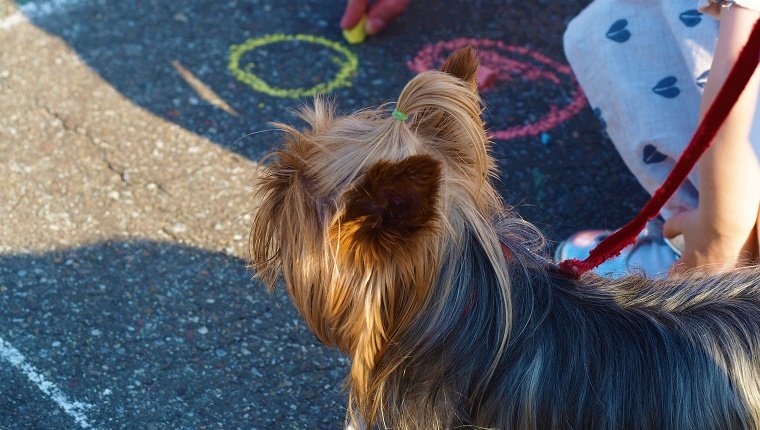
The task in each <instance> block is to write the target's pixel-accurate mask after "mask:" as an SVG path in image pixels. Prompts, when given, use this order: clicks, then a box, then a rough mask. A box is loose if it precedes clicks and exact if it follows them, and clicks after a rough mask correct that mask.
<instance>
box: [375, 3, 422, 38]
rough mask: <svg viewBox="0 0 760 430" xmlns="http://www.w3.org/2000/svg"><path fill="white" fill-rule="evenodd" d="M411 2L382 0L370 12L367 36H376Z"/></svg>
mask: <svg viewBox="0 0 760 430" xmlns="http://www.w3.org/2000/svg"><path fill="white" fill-rule="evenodd" d="M410 2H411V0H380V1H378V2H377V3H376V4H375V5H374V6H372V9H370V11H369V15H368V19H367V24H366V26H365V30H366V32H367V34H376V33H378V32H379V31H381V30H382V29H383V28H385V26H386V25H388V24H389V23H390V22H391V21H393V20H394V19H395V18H396V17H397V16H399V15H401V13H402V12H404V10H405V9H406V7H407V6H409V3H410Z"/></svg>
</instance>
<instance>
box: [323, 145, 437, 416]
mask: <svg viewBox="0 0 760 430" xmlns="http://www.w3.org/2000/svg"><path fill="white" fill-rule="evenodd" d="M440 186H441V164H440V163H439V162H438V161H437V160H435V159H433V158H432V157H430V156H427V155H415V156H411V157H409V158H406V159H404V160H401V161H398V162H391V161H380V162H377V163H376V164H374V165H372V166H370V167H369V168H368V169H367V170H366V172H365V173H364V174H363V175H362V177H361V178H360V179H358V183H357V184H356V185H355V186H354V187H353V188H352V189H351V190H350V191H348V192H347V193H346V194H345V195H344V196H343V203H342V204H343V206H344V210H343V211H342V212H341V213H340V214H339V218H338V219H337V220H336V221H335V222H334V223H333V226H332V228H331V236H332V241H333V243H334V244H335V245H334V247H335V254H336V256H337V259H338V265H339V267H340V270H339V272H340V275H339V277H340V280H339V281H338V284H339V285H340V286H341V287H340V288H339V289H340V290H341V291H342V292H341V294H340V296H341V297H347V299H345V300H343V299H341V300H336V302H341V303H343V302H345V301H346V300H353V305H352V306H351V309H346V310H345V312H347V313H346V314H345V315H344V316H345V318H344V321H345V322H346V324H345V325H346V327H345V328H343V329H342V330H340V331H342V332H343V333H345V337H349V338H351V339H353V341H352V344H351V345H350V347H349V351H347V352H349V353H350V354H352V356H353V362H352V369H351V377H352V387H353V389H354V391H355V394H356V395H357V396H358V399H359V400H358V401H359V402H360V403H361V402H362V400H361V399H363V398H364V397H363V396H365V395H367V394H368V393H369V392H371V391H372V376H371V375H374V374H376V372H377V371H379V369H377V368H376V367H375V366H376V364H377V363H378V360H379V359H380V357H381V356H382V354H383V351H384V349H385V348H386V346H387V345H388V343H389V342H392V339H393V338H394V337H395V336H398V335H399V334H400V333H402V332H403V331H404V330H405V329H406V328H408V326H409V324H410V323H411V322H412V321H414V319H415V318H416V316H417V314H418V312H419V310H420V308H421V307H422V305H423V304H424V302H425V300H426V299H427V296H428V293H429V291H430V289H431V285H432V282H433V280H434V277H435V276H434V275H435V271H436V267H437V258H436V254H437V252H436V249H435V248H436V243H437V242H436V238H437V232H438V229H439V224H440V215H439V208H438V206H439V202H438V200H439V189H440ZM336 296H337V295H336ZM348 298H350V299H348Z"/></svg>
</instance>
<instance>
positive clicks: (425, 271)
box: [250, 49, 760, 430]
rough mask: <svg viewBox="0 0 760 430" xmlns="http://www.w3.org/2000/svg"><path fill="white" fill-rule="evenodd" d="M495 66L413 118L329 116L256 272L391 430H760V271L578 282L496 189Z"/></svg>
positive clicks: (305, 153) (273, 212) (266, 225)
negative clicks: (486, 120)
mask: <svg viewBox="0 0 760 430" xmlns="http://www.w3.org/2000/svg"><path fill="white" fill-rule="evenodd" d="M476 69H477V59H476V57H475V54H474V52H473V51H472V50H471V49H465V50H461V51H458V52H457V53H455V54H454V55H452V57H451V58H449V60H448V61H447V63H446V64H444V66H443V71H442V72H437V71H431V72H426V73H422V74H420V75H418V76H417V77H415V78H414V79H412V80H411V81H410V82H409V83H408V84H407V86H406V87H405V88H404V90H403V91H402V93H401V95H400V97H399V99H398V103H397V106H396V108H397V109H398V110H399V111H402V112H404V113H406V114H407V115H408V116H409V119H408V120H407V121H406V122H401V121H398V120H395V119H393V118H392V117H391V115H390V113H389V112H388V109H387V108H385V107H381V108H379V109H376V110H365V111H360V112H358V113H355V114H353V115H349V116H344V117H338V116H336V115H335V114H334V111H333V109H332V107H331V106H330V105H329V104H328V103H325V102H324V101H321V100H319V99H318V100H317V101H316V102H315V106H314V108H313V109H306V110H304V111H303V112H302V116H303V118H304V119H305V120H306V121H307V122H308V123H309V126H310V127H309V128H308V129H306V130H303V131H297V130H295V129H293V128H291V127H288V126H284V125H281V127H282V128H283V129H284V130H285V132H286V138H285V141H284V147H283V148H282V149H280V150H278V151H277V152H276V153H275V156H274V159H273V161H272V162H271V163H270V164H269V165H268V166H267V167H266V168H265V172H264V174H263V175H262V177H261V180H260V182H259V184H258V187H257V190H258V191H257V201H258V204H259V207H258V210H257V212H256V215H255V217H254V220H253V226H252V230H251V236H250V251H251V266H252V268H253V269H254V271H255V274H256V276H258V277H259V278H261V279H262V280H263V281H264V282H265V283H266V284H267V285H268V286H269V288H274V287H275V285H276V283H277V280H278V279H279V278H281V279H282V280H283V281H284V284H285V287H286V289H287V291H288V294H289V295H290V297H291V298H292V300H293V303H294V304H295V306H296V307H297V308H298V310H299V311H300V313H301V315H303V317H304V319H305V320H306V322H307V323H308V325H309V327H310V328H311V330H312V331H313V332H314V333H315V334H316V336H317V337H318V338H319V340H320V341H322V342H324V343H325V344H327V345H332V346H337V347H338V348H339V349H340V350H341V351H342V352H344V353H345V354H347V355H348V356H349V357H350V358H351V360H352V365H351V374H350V376H349V378H348V382H347V384H348V387H349V391H350V398H349V402H350V410H351V414H352V416H353V417H354V418H353V419H354V420H355V421H356V422H361V421H363V422H364V423H366V424H367V425H368V427H373V426H374V427H380V428H388V429H394V430H396V429H398V430H406V429H449V428H500V429H501V428H504V429H507V428H508V429H571V428H572V429H592V428H594V429H596V428H600V429H602V428H603V429H695V428H699V429H729V428H752V429H755V428H760V355H758V353H760V348H759V346H760V271H759V270H758V267H753V268H747V269H743V270H736V271H734V272H731V273H728V274H723V275H704V274H700V273H696V272H695V273H691V274H689V275H683V276H681V277H676V278H673V277H671V278H668V279H663V280H653V279H648V278H646V277H644V276H640V275H635V274H634V275H631V276H627V277H624V278H622V279H617V280H612V279H606V278H601V277H598V276H596V275H594V274H586V275H584V276H583V277H582V278H581V279H580V280H572V279H568V278H566V277H563V276H562V275H560V274H558V273H556V272H555V271H554V270H553V268H552V265H551V264H549V263H547V262H546V261H547V260H546V258H545V255H544V254H545V252H546V251H545V244H544V239H543V237H542V235H541V234H540V232H538V231H537V230H536V229H535V228H534V227H533V226H532V225H531V224H529V223H527V222H525V221H523V220H521V219H519V218H518V217H516V216H515V214H514V213H512V212H511V211H510V209H509V208H507V207H506V206H505V205H504V204H503V202H502V200H501V199H500V197H499V195H498V193H497V192H496V191H495V190H494V188H493V187H492V185H491V184H490V182H489V181H490V180H491V179H492V176H493V174H494V162H493V160H492V158H491V157H490V156H489V154H488V148H489V142H488V138H487V136H486V132H485V130H484V126H483V123H482V121H481V119H480V113H481V105H480V100H479V96H478V94H477V91H476V88H475V80H474V76H475V71H476Z"/></svg>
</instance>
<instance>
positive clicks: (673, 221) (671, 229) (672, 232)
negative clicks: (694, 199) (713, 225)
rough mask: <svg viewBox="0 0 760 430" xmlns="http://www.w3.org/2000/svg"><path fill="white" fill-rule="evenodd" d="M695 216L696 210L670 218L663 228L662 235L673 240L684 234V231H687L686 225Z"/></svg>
mask: <svg viewBox="0 0 760 430" xmlns="http://www.w3.org/2000/svg"><path fill="white" fill-rule="evenodd" d="M694 214H695V211H694V210H689V211H686V212H681V213H679V214H676V215H674V216H672V217H670V218H668V219H667V220H666V221H665V224H664V225H663V226H662V235H663V236H665V237H667V238H668V239H672V238H674V237H676V236H678V235H680V234H683V232H684V230H686V229H687V227H686V225H687V224H688V223H689V222H690V220H691V218H692V217H693V216H694Z"/></svg>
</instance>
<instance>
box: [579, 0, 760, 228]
mask: <svg viewBox="0 0 760 430" xmlns="http://www.w3.org/2000/svg"><path fill="white" fill-rule="evenodd" d="M736 4H740V5H741V6H743V7H747V8H750V9H755V10H760V0H739V1H737V2H736ZM718 10H719V6H718V5H717V4H714V3H711V2H709V1H708V0H700V1H696V0H596V1H594V2H593V3H591V4H590V5H589V6H588V7H587V8H586V9H585V10H583V12H581V14H580V15H578V16H577V17H576V18H574V19H573V20H572V22H570V24H569V26H568V28H567V31H566V32H565V36H564V46H565V54H566V56H567V59H568V62H569V63H570V66H571V68H572V69H573V72H574V73H575V75H576V77H577V79H578V82H579V83H580V85H581V87H582V88H583V90H584V91H585V93H586V96H587V98H588V100H589V103H590V105H591V107H592V109H593V110H594V113H595V114H596V115H597V117H598V118H599V121H600V123H601V126H602V128H604V129H605V131H606V132H607V134H608V135H609V137H610V139H611V140H612V142H613V143H614V144H615V148H616V149H617V151H618V152H619V153H620V155H621V157H622V158H623V160H624V161H625V163H626V165H627V166H628V168H629V169H630V170H631V172H633V174H634V175H635V176H636V178H637V179H638V180H639V182H640V183H641V185H642V186H643V187H644V188H645V189H646V190H647V191H648V192H649V193H650V194H651V193H653V192H654V190H656V189H657V188H658V187H659V186H660V184H662V182H663V181H664V180H665V178H666V177H667V175H668V173H669V172H670V170H671V168H672V167H673V165H674V164H675V161H676V160H677V159H678V157H679V155H680V154H681V152H682V151H683V149H684V148H685V147H686V145H687V144H688V142H689V139H690V138H691V136H692V134H693V132H694V130H696V128H697V125H698V124H697V121H698V119H699V104H700V99H701V97H702V93H703V91H704V84H705V82H706V79H707V76H708V75H709V70H710V66H711V63H712V57H713V52H714V50H715V44H716V41H717V37H718V21H717V19H715V18H716V17H717V16H718ZM754 124H755V126H754V127H753V131H752V135H751V137H750V140H751V141H752V144H753V146H754V147H755V148H756V153H757V154H759V155H758V157H760V108H759V109H756V111H755V121H754ZM698 174H699V173H698V171H697V169H695V170H694V171H692V173H691V174H690V175H689V178H688V180H687V181H686V182H685V183H684V185H683V186H682V187H681V189H679V190H678V192H677V193H676V195H675V196H674V197H673V198H671V199H670V201H669V202H668V204H667V205H666V207H665V209H664V210H663V216H665V217H666V218H667V217H668V216H669V215H671V214H672V213H674V212H673V211H675V212H676V213H677V212H680V211H682V210H684V209H688V208H694V207H696V204H697V198H698V184H699V180H698Z"/></svg>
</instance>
